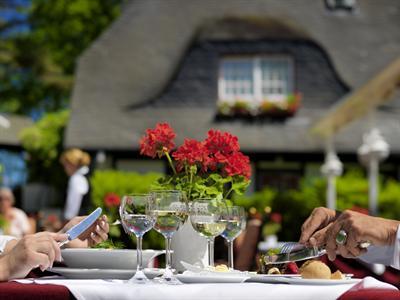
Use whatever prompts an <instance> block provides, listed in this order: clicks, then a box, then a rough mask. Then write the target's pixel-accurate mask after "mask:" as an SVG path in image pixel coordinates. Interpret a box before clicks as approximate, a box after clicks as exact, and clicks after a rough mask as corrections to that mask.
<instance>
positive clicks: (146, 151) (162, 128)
mask: <svg viewBox="0 0 400 300" xmlns="http://www.w3.org/2000/svg"><path fill="white" fill-rule="evenodd" d="M175 136H176V134H175V132H174V130H173V129H172V127H171V126H170V125H169V124H168V123H158V124H157V125H156V127H155V128H154V129H147V130H146V135H144V136H143V137H142V138H141V139H140V154H142V155H147V156H150V157H152V158H155V157H156V155H158V157H160V158H161V157H162V156H163V155H164V153H165V152H170V151H171V150H172V149H173V148H174V147H175V143H174V138H175Z"/></svg>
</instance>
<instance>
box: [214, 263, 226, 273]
mask: <svg viewBox="0 0 400 300" xmlns="http://www.w3.org/2000/svg"><path fill="white" fill-rule="evenodd" d="M214 271H216V272H228V271H229V268H228V267H227V266H226V265H216V266H215V267H214Z"/></svg>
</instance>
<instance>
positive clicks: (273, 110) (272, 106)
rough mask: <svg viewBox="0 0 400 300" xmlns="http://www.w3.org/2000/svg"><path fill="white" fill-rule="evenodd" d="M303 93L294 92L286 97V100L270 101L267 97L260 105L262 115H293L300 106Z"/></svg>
mask: <svg viewBox="0 0 400 300" xmlns="http://www.w3.org/2000/svg"><path fill="white" fill-rule="evenodd" d="M300 102H301V94H300V93H294V94H290V95H288V96H287V97H286V101H279V102H276V101H269V100H268V99H265V100H263V101H262V102H261V105H260V107H259V113H258V115H260V116H267V117H292V116H294V115H295V113H296V112H297V110H298V109H299V107H300Z"/></svg>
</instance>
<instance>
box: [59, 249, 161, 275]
mask: <svg viewBox="0 0 400 300" xmlns="http://www.w3.org/2000/svg"><path fill="white" fill-rule="evenodd" d="M164 252H165V251H164V250H143V254H142V257H143V258H142V259H143V266H147V265H148V264H149V262H150V261H151V260H152V259H153V258H154V257H156V256H158V255H160V254H162V253H164ZM61 256H62V257H63V259H64V263H65V264H66V265H67V266H68V267H69V268H83V269H124V270H126V269H128V270H135V269H136V250H129V249H83V248H71V249H63V250H61Z"/></svg>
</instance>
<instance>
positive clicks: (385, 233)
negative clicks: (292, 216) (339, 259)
mask: <svg viewBox="0 0 400 300" xmlns="http://www.w3.org/2000/svg"><path fill="white" fill-rule="evenodd" d="M399 224H400V222H399V221H395V220H389V219H383V218H378V217H372V216H368V215H365V214H361V213H358V212H355V211H351V210H346V211H344V212H343V213H341V214H340V216H339V217H338V218H337V220H336V221H335V222H334V223H333V224H331V226H330V227H329V228H328V229H327V231H326V234H325V235H324V238H325V241H323V240H320V241H319V242H320V243H324V242H325V244H326V252H327V254H328V258H329V259H330V260H335V258H336V255H337V254H340V255H341V256H343V257H347V258H353V257H357V256H360V255H362V254H364V253H365V252H366V251H367V250H366V249H364V248H361V247H360V244H361V243H363V242H370V243H371V244H373V245H376V246H386V245H392V244H393V243H394V241H395V239H396V234H397V229H398V226H399ZM340 230H344V231H345V232H346V233H347V239H346V242H345V243H344V244H343V245H338V244H337V242H336V235H337V234H338V232H339V231H340Z"/></svg>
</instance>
